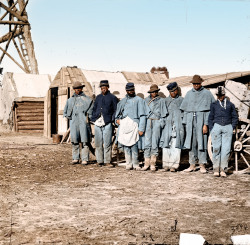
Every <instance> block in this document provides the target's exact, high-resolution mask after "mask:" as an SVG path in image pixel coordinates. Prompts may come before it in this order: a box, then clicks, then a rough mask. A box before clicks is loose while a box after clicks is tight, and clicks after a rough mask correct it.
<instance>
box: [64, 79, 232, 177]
mask: <svg viewBox="0 0 250 245" xmlns="http://www.w3.org/2000/svg"><path fill="white" fill-rule="evenodd" d="M202 82H203V79H202V78H201V77H200V76H199V75H194V76H193V79H192V81H191V83H192V84H193V88H192V89H191V90H190V91H188V93H187V94H186V96H185V98H183V97H181V96H179V90H180V89H179V87H178V84H177V83H176V82H173V83H170V84H169V85H168V86H167V89H168V91H169V97H167V98H162V97H160V96H159V90H160V89H159V88H158V86H157V85H156V84H152V85H151V86H150V89H149V91H148V93H149V96H148V97H147V98H145V99H142V98H141V97H139V96H137V95H136V93H135V86H134V84H133V83H127V84H126V87H125V90H126V93H127V94H126V96H125V98H123V99H122V100H121V101H120V102H118V99H117V98H116V96H114V95H113V94H111V93H110V91H109V82H108V81H107V80H102V81H100V89H101V94H99V95H98V96H97V97H96V100H95V101H93V100H92V99H91V98H89V97H88V96H86V95H85V94H84V93H83V91H82V88H83V87H84V85H82V84H81V83H80V82H76V83H74V85H73V89H74V90H75V93H74V94H73V96H72V97H71V98H69V99H68V101H67V103H66V106H65V109H64V117H66V118H67V119H69V120H70V130H71V142H72V158H73V161H72V163H73V164H77V163H80V162H81V163H82V164H83V165H86V164H87V163H88V160H89V149H88V145H89V143H90V141H91V128H90V121H91V122H92V123H94V125H95V126H94V127H95V129H94V132H95V133H94V135H95V147H96V150H95V155H96V160H97V164H98V165H99V166H101V165H109V166H111V167H112V166H114V165H113V164H112V162H111V155H112V136H113V132H114V126H115V125H116V126H117V127H118V128H117V131H116V142H117V144H118V147H119V148H122V149H123V151H124V153H125V160H126V169H127V170H131V169H135V170H141V171H146V170H148V169H150V170H151V171H155V170H156V160H157V157H158V154H159V148H162V167H163V170H164V171H168V170H170V171H171V172H175V171H176V170H177V169H178V167H179V164H180V156H181V150H182V149H188V150H189V164H190V166H189V168H187V169H185V170H184V171H185V172H192V171H195V169H196V163H198V164H199V166H200V172H201V173H206V168H205V164H206V163H207V138H208V135H209V131H210V133H211V135H212V141H213V147H214V153H213V164H214V175H215V176H222V177H226V173H225V171H224V170H225V169H226V168H227V167H228V157H229V153H230V148H231V140H232V133H233V129H234V128H235V127H236V125H237V113H236V111H235V107H234V105H233V104H232V103H231V102H229V101H228V100H226V99H225V90H224V88H223V87H221V86H220V87H218V91H217V97H218V100H217V101H216V102H215V100H214V97H213V95H212V94H211V92H210V91H209V90H207V89H205V88H204V87H203V86H202ZM219 136H220V137H219ZM224 136H226V137H224ZM230 138H231V139H230ZM79 143H82V144H83V146H82V152H81V154H80V147H79ZM139 150H143V151H144V166H143V167H141V166H140V165H139V160H138V154H139ZM80 155H81V161H80Z"/></svg>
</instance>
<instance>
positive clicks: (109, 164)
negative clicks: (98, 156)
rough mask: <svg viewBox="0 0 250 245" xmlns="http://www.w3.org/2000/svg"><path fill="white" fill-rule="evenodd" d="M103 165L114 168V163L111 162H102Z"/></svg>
mask: <svg viewBox="0 0 250 245" xmlns="http://www.w3.org/2000/svg"><path fill="white" fill-rule="evenodd" d="M104 166H106V167H108V168H114V167H115V164H113V163H104Z"/></svg>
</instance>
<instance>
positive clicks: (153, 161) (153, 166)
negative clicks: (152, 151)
mask: <svg viewBox="0 0 250 245" xmlns="http://www.w3.org/2000/svg"><path fill="white" fill-rule="evenodd" d="M155 164H156V156H155V155H153V156H151V160H150V170H151V171H156V168H155Z"/></svg>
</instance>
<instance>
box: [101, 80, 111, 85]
mask: <svg viewBox="0 0 250 245" xmlns="http://www.w3.org/2000/svg"><path fill="white" fill-rule="evenodd" d="M102 86H107V87H109V81H108V80H101V81H100V87H102Z"/></svg>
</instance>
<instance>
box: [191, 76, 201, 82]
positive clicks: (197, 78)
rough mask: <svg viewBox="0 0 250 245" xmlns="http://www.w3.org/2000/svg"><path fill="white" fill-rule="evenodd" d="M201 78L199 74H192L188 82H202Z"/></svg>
mask: <svg viewBox="0 0 250 245" xmlns="http://www.w3.org/2000/svg"><path fill="white" fill-rule="evenodd" d="M202 82H203V79H202V78H201V77H200V76H199V75H194V76H193V79H192V81H191V82H190V83H202Z"/></svg>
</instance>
